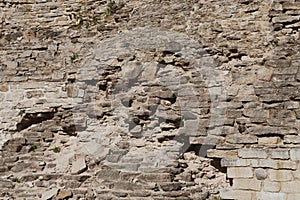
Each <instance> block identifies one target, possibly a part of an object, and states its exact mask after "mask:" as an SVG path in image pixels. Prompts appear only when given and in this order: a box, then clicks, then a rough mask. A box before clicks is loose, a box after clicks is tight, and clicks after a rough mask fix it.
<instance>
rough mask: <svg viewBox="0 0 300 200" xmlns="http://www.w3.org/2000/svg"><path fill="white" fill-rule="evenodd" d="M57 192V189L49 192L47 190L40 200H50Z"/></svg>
mask: <svg viewBox="0 0 300 200" xmlns="http://www.w3.org/2000/svg"><path fill="white" fill-rule="evenodd" d="M57 192H58V189H57V188H52V189H50V190H47V191H46V192H44V193H43V194H42V200H48V199H52V198H53V197H54V196H55V195H56V194H57Z"/></svg>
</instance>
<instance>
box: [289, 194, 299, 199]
mask: <svg viewBox="0 0 300 200" xmlns="http://www.w3.org/2000/svg"><path fill="white" fill-rule="evenodd" d="M299 199H300V194H288V195H287V200H299Z"/></svg>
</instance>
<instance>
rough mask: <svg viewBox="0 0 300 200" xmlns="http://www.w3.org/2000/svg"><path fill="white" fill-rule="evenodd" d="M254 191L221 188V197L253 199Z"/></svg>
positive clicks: (238, 199)
mask: <svg viewBox="0 0 300 200" xmlns="http://www.w3.org/2000/svg"><path fill="white" fill-rule="evenodd" d="M254 194H255V193H254V192H252V191H245V190H221V191H220V197H221V198H222V199H237V200H241V199H242V200H253V198H254Z"/></svg>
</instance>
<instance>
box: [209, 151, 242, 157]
mask: <svg viewBox="0 0 300 200" xmlns="http://www.w3.org/2000/svg"><path fill="white" fill-rule="evenodd" d="M207 157H209V158H237V151H236V150H226V151H224V150H217V149H210V150H207Z"/></svg>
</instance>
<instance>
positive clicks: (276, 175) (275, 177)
mask: <svg viewBox="0 0 300 200" xmlns="http://www.w3.org/2000/svg"><path fill="white" fill-rule="evenodd" d="M269 179H270V180H271V181H278V182H283V181H291V180H292V179H293V175H292V171H291V170H273V169H269Z"/></svg>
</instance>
